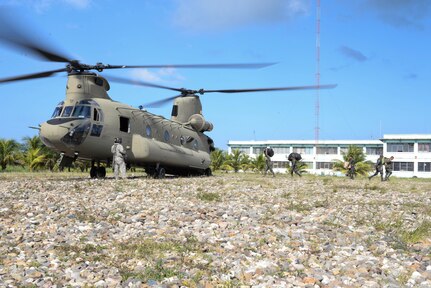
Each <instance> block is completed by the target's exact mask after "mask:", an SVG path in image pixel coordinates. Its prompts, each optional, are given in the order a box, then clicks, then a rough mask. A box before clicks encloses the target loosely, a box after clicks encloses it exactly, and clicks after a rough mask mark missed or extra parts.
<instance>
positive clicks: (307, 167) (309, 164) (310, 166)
mask: <svg viewBox="0 0 431 288" xmlns="http://www.w3.org/2000/svg"><path fill="white" fill-rule="evenodd" d="M302 163H304V164H305V165H307V166H306V167H304V169H313V162H302Z"/></svg>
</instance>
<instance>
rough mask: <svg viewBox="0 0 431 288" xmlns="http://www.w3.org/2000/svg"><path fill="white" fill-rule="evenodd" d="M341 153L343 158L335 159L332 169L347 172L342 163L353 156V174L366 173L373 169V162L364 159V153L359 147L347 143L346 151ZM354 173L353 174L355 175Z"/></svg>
mask: <svg viewBox="0 0 431 288" xmlns="http://www.w3.org/2000/svg"><path fill="white" fill-rule="evenodd" d="M342 154H343V160H344V161H341V160H335V161H334V165H333V166H332V169H333V170H334V171H340V172H342V173H344V174H346V173H347V168H345V167H344V166H345V165H344V163H345V162H348V161H349V159H350V157H352V158H353V161H354V162H355V174H356V175H367V174H368V173H369V172H370V171H371V170H372V169H373V163H372V162H371V161H365V158H366V156H365V153H364V151H363V149H362V148H361V147H358V146H355V145H349V149H348V150H347V153H342ZM356 175H355V176H356Z"/></svg>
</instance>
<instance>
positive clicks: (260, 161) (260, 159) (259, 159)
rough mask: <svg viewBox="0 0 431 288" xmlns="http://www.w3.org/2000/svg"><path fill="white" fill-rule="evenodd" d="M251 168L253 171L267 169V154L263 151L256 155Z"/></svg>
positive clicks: (260, 171)
mask: <svg viewBox="0 0 431 288" xmlns="http://www.w3.org/2000/svg"><path fill="white" fill-rule="evenodd" d="M250 165H251V168H252V169H253V171H256V172H259V173H262V172H263V170H265V155H263V153H261V154H259V155H257V156H256V158H254V159H252V160H251V163H250Z"/></svg>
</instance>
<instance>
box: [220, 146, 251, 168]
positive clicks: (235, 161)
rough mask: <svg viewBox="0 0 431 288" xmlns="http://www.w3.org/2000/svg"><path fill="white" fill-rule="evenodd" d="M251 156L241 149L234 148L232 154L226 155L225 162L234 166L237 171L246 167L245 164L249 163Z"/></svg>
mask: <svg viewBox="0 0 431 288" xmlns="http://www.w3.org/2000/svg"><path fill="white" fill-rule="evenodd" d="M249 162H250V158H249V157H246V155H245V154H244V153H243V152H241V151H240V150H239V149H235V150H232V154H229V155H228V156H227V157H226V161H225V164H226V165H227V166H228V167H230V168H232V169H233V171H234V172H235V173H237V172H238V171H239V170H240V169H242V168H243V167H244V165H246V164H249Z"/></svg>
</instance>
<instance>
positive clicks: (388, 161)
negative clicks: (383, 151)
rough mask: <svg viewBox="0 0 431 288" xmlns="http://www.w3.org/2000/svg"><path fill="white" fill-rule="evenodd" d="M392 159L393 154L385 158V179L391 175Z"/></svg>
mask: <svg viewBox="0 0 431 288" xmlns="http://www.w3.org/2000/svg"><path fill="white" fill-rule="evenodd" d="M392 160H394V156H391V157H389V158H385V171H386V176H385V181H388V180H389V177H390V176H391V175H392Z"/></svg>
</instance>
